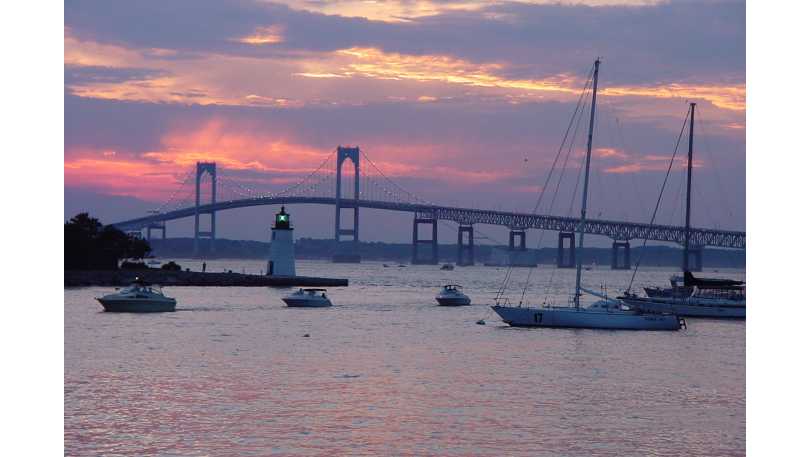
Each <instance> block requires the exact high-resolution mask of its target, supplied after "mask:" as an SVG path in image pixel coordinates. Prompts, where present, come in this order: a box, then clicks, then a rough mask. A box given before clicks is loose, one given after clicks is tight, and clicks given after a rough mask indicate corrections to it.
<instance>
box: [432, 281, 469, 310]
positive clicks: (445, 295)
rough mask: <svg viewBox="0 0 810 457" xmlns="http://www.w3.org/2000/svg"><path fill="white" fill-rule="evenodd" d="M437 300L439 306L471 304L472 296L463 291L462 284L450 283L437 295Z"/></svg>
mask: <svg viewBox="0 0 810 457" xmlns="http://www.w3.org/2000/svg"><path fill="white" fill-rule="evenodd" d="M436 301H437V302H439V306H466V305H469V304H470V297H468V296H467V295H466V294H464V293H463V292H461V286H459V285H456V284H448V285H446V286H444V287H442V290H441V292H439V295H436Z"/></svg>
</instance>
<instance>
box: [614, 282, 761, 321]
mask: <svg viewBox="0 0 810 457" xmlns="http://www.w3.org/2000/svg"><path fill="white" fill-rule="evenodd" d="M670 281H671V282H672V287H671V288H668V289H660V288H657V287H655V288H653V287H645V288H644V291H645V293H646V294H647V296H646V297H639V296H636V295H633V294H629V293H626V294H625V295H622V296H620V297H619V299H621V300H622V301H624V302H625V303H627V304H629V305H632V306H635V307H637V308H639V309H641V310H649V311H659V312H661V311H666V312H673V313H676V314H678V315H680V316H688V317H713V318H728V319H745V282H744V281H736V280H731V279H709V278H696V277H694V276H693V275H692V273H691V272H689V271H686V272H685V273H684V278H681V277H673V278H671V279H670ZM681 282H683V285H681V284H680V283H681Z"/></svg>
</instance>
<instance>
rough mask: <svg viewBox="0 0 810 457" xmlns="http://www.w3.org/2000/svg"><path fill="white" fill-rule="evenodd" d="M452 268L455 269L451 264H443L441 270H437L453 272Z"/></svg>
mask: <svg viewBox="0 0 810 457" xmlns="http://www.w3.org/2000/svg"><path fill="white" fill-rule="evenodd" d="M454 268H455V267H454V266H453V264H452V263H445V264H444V265H442V267H441V268H439V269H440V270H443V271H453V269H454Z"/></svg>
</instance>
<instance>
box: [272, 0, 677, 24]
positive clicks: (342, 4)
mask: <svg viewBox="0 0 810 457" xmlns="http://www.w3.org/2000/svg"><path fill="white" fill-rule="evenodd" d="M662 1H664V0H509V1H506V0H455V1H431V0H341V1H331V2H311V1H304V2H302V1H300V0H279V2H280V3H285V4H287V5H289V6H290V7H292V8H294V9H300V10H305V11H312V12H317V13H323V14H330V15H339V16H344V17H362V18H365V19H369V20H373V21H382V22H409V21H411V20H413V19H417V18H420V17H425V16H434V15H437V14H442V13H446V12H450V11H476V10H481V9H483V8H485V7H489V6H494V5H497V4H503V3H511V2H514V3H526V4H549V3H550V4H567V5H590V6H602V5H632V6H642V5H654V4H657V3H662ZM493 15H496V13H490V14H487V16H488V17H489V16H493Z"/></svg>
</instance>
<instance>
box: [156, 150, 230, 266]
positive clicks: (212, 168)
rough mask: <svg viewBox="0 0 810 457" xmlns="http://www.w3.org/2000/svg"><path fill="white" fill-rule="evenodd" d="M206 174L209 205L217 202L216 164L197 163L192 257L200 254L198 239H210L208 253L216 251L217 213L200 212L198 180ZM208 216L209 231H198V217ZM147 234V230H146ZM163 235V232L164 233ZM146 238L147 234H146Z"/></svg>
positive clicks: (212, 211)
mask: <svg viewBox="0 0 810 457" xmlns="http://www.w3.org/2000/svg"><path fill="white" fill-rule="evenodd" d="M205 173H208V174H209V175H210V176H211V204H212V205H213V204H215V203H216V202H217V164H216V162H197V177H196V179H195V183H194V189H195V202H194V256H198V255H199V254H200V238H210V240H211V242H210V244H209V245H208V246H209V252H212V253H213V252H214V250H215V249H216V248H215V247H214V246H215V242H216V238H217V212H216V211H214V210H211V211H205V212H202V211H200V179H202V177H203V175H204V174H205ZM201 214H209V215H210V217H211V229H210V231H207V232H205V231H200V215H201ZM147 232H148V230H147ZM164 234H165V231H164ZM147 236H148V234H147Z"/></svg>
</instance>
